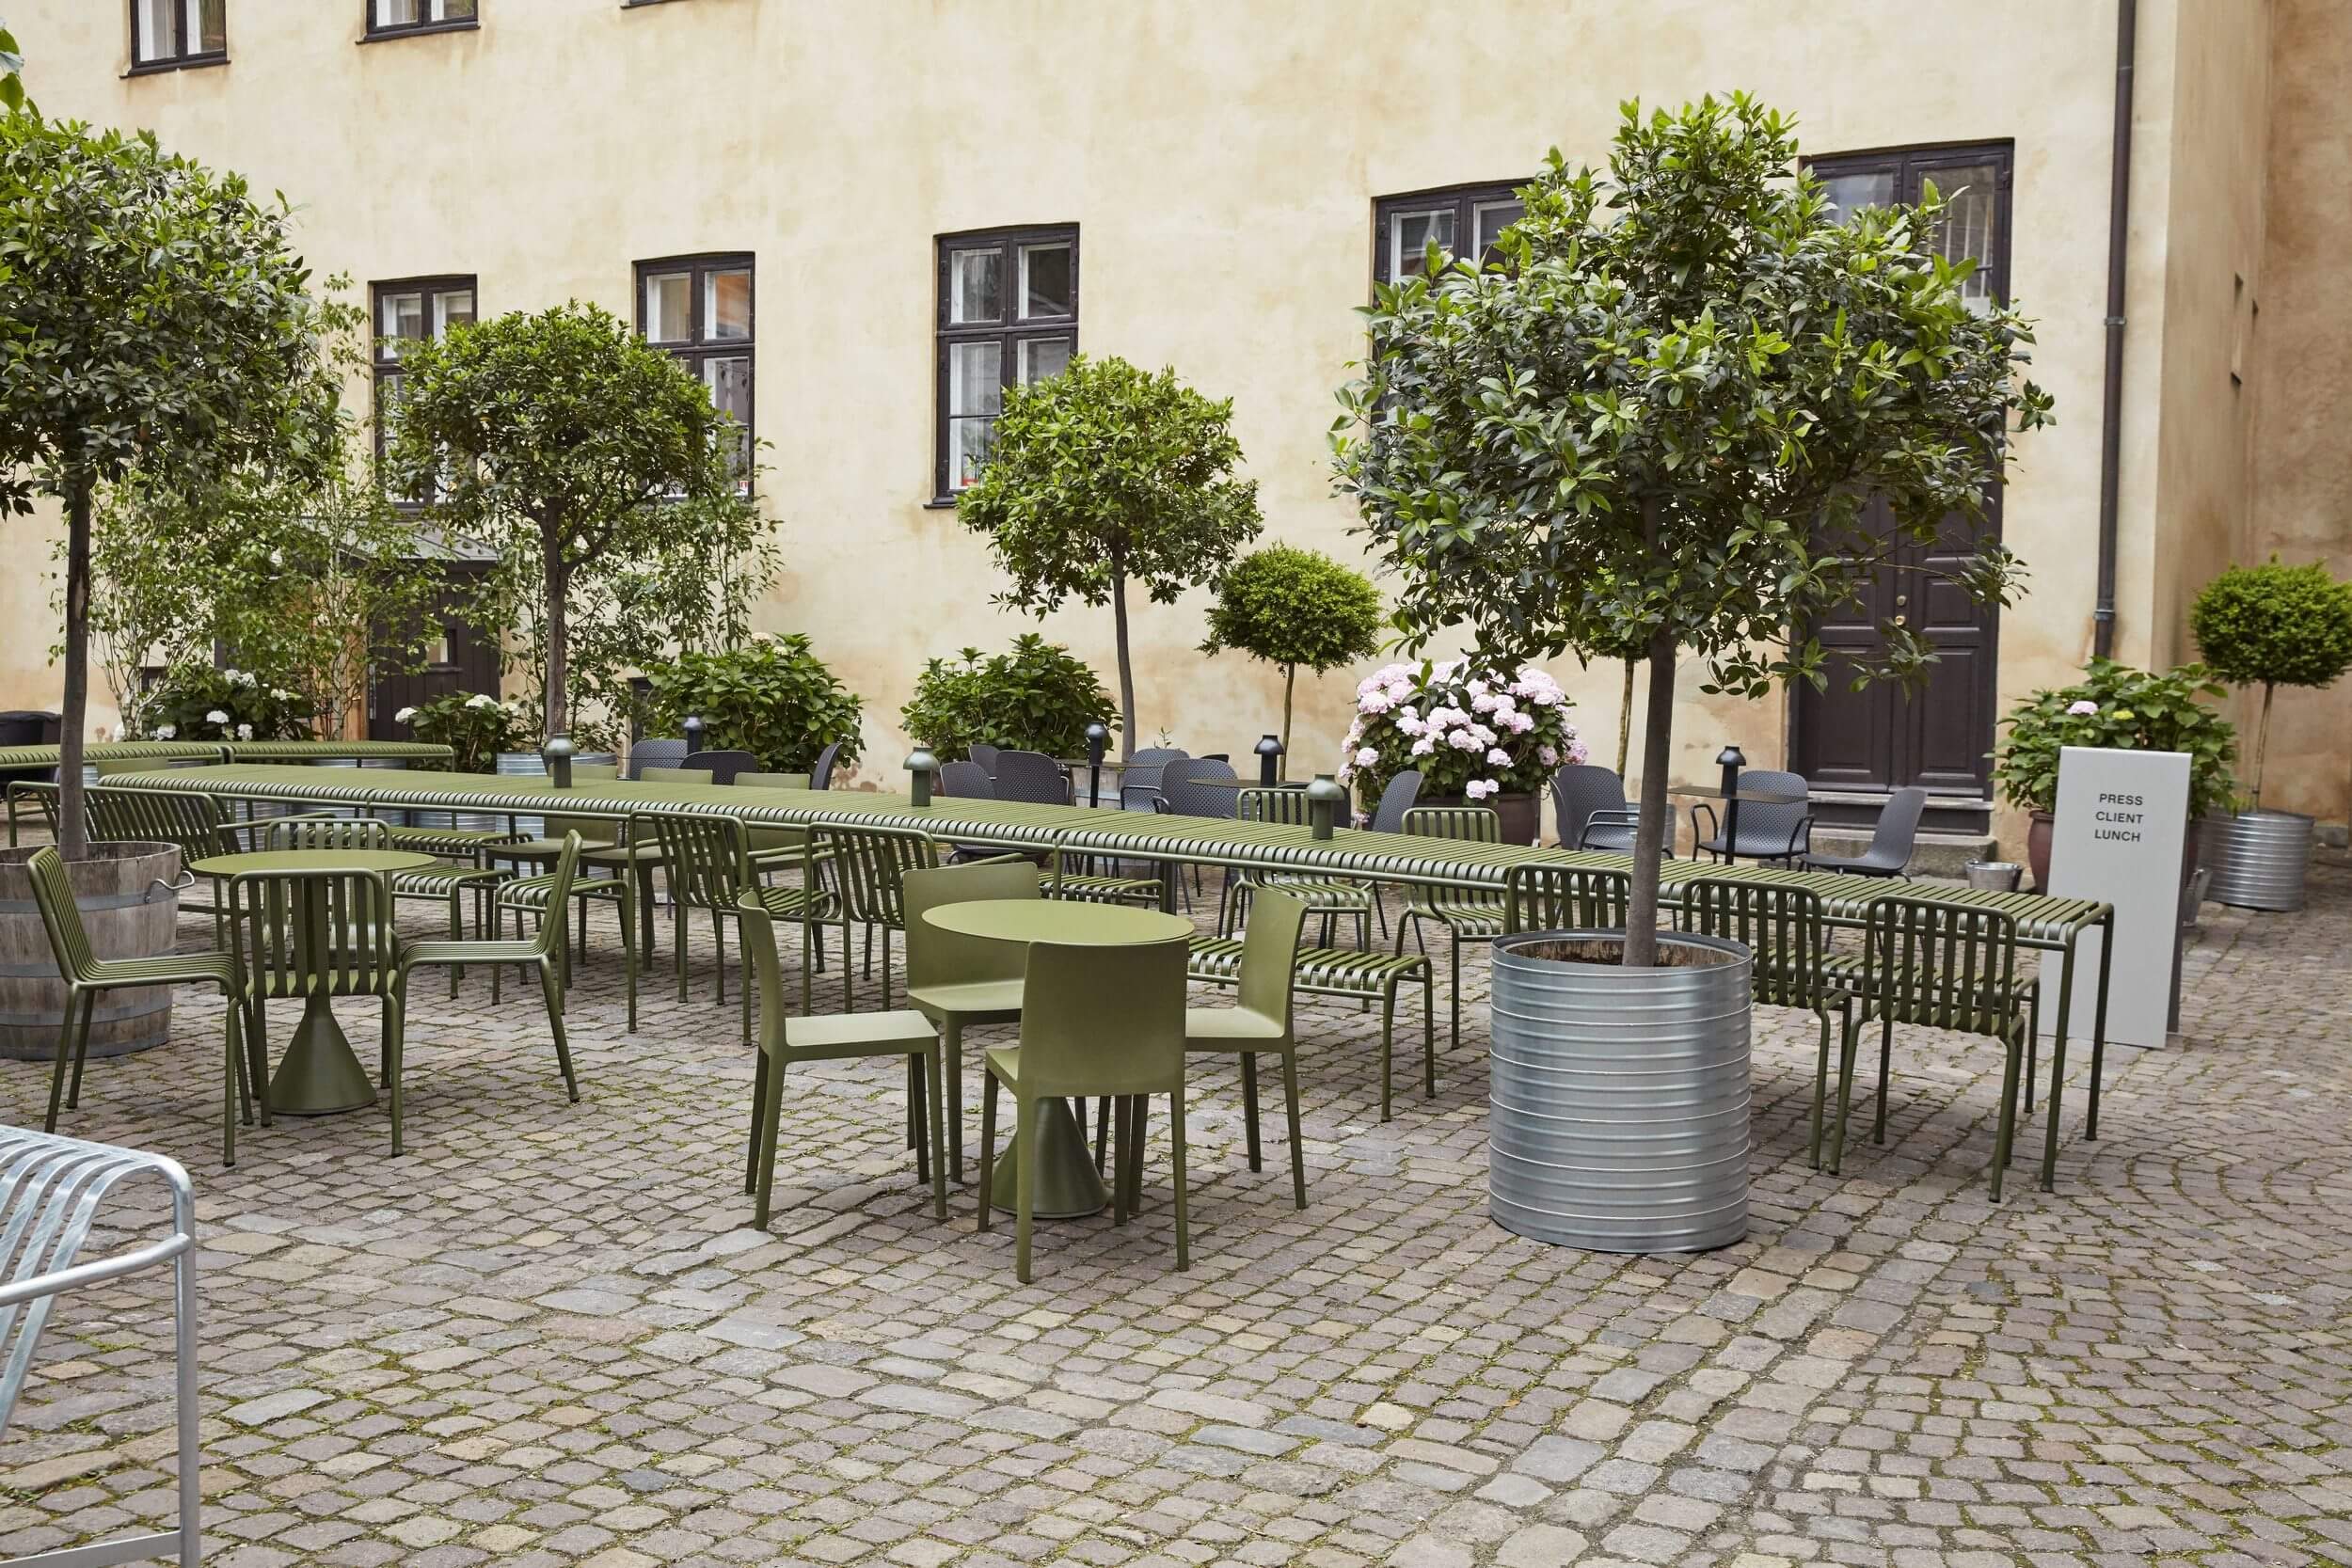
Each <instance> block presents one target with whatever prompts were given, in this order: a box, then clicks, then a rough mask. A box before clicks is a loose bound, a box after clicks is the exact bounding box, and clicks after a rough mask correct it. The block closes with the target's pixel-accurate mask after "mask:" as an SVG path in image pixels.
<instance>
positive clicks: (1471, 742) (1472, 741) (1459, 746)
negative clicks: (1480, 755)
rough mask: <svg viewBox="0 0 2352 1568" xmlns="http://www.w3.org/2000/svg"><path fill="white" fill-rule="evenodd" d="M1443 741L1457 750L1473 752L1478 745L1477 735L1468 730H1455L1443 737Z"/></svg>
mask: <svg viewBox="0 0 2352 1568" xmlns="http://www.w3.org/2000/svg"><path fill="white" fill-rule="evenodd" d="M1445 743H1446V744H1447V745H1449V746H1451V747H1453V748H1454V750H1455V751H1457V752H1475V751H1476V750H1478V747H1479V739H1478V736H1477V734H1476V733H1475V732H1473V731H1470V730H1455V731H1454V733H1453V734H1452V735H1449V736H1446V737H1445Z"/></svg>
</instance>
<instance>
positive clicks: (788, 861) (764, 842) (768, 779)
mask: <svg viewBox="0 0 2352 1568" xmlns="http://www.w3.org/2000/svg"><path fill="white" fill-rule="evenodd" d="M810 778H811V775H809V774H806V773H738V774H737V775H736V776H735V787H736V788H738V789H806V788H808V787H809V783H810ZM807 837H808V830H807V829H805V828H754V829H752V830H751V834H750V837H749V838H748V839H747V840H746V841H745V849H746V852H747V853H749V854H750V856H751V858H752V868H753V869H754V870H755V871H761V872H766V871H783V870H789V869H790V868H791V867H793V866H796V865H798V864H800V863H801V852H802V849H803V840H805V839H806V838H807ZM819 849H820V853H819V855H818V858H819V859H822V858H823V855H822V853H821V849H822V847H821V846H820V847H819Z"/></svg>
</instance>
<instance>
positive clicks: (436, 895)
mask: <svg viewBox="0 0 2352 1568" xmlns="http://www.w3.org/2000/svg"><path fill="white" fill-rule="evenodd" d="M256 826H258V827H259V828H260V829H261V830H262V834H261V838H262V848H263V849H392V848H396V847H398V846H396V845H395V844H394V843H393V842H392V830H391V825H390V824H389V823H387V822H380V821H377V820H375V819H374V818H373V817H366V816H332V817H311V816H279V817H273V818H269V819H267V820H265V821H262V822H261V823H258V824H256ZM416 853H418V854H422V853H424V851H423V850H417V851H416ZM500 876H501V874H500V873H499V872H496V871H493V870H491V869H490V868H489V867H487V866H472V865H430V866H421V867H419V868H418V869H416V870H414V871H394V872H391V873H390V874H389V877H388V878H387V879H388V880H389V882H390V883H391V889H392V901H393V902H394V903H398V902H399V901H400V900H401V899H403V898H407V899H428V900H430V901H432V902H433V903H436V904H443V905H446V906H447V907H448V910H449V936H450V940H451V941H452V942H455V941H458V940H459V939H460V938H462V937H464V936H465V934H466V911H465V898H466V896H467V895H469V894H470V895H473V898H474V934H475V935H477V936H479V935H481V934H482V930H483V926H484V922H483V920H482V900H483V899H484V897H485V895H488V894H490V893H491V892H492V891H494V890H495V889H496V888H497V886H498V884H499V881H500ZM457 980H458V971H457V970H455V969H452V970H451V971H450V974H449V993H450V995H452V996H455V995H456V994H457Z"/></svg>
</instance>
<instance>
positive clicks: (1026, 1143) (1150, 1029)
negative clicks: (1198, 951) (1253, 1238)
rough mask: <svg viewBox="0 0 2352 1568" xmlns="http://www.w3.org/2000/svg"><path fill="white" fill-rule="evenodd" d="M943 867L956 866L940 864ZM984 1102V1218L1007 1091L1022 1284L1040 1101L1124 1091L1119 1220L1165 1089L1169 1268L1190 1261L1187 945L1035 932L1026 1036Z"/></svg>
mask: <svg viewBox="0 0 2352 1568" xmlns="http://www.w3.org/2000/svg"><path fill="white" fill-rule="evenodd" d="M940 875H942V876H962V875H964V873H963V872H962V871H946V872H942V873H940ZM986 1066H987V1074H988V1076H987V1079H986V1081H985V1087H984V1090H983V1092H982V1095H981V1100H980V1191H979V1206H980V1218H979V1227H980V1228H981V1229H982V1230H986V1229H988V1228H990V1226H991V1224H992V1222H993V1219H994V1213H993V1203H992V1201H991V1199H992V1197H993V1194H992V1192H991V1191H990V1189H991V1187H992V1185H993V1180H994V1175H995V1173H994V1170H993V1166H994V1164H995V1163H996V1099H997V1088H998V1086H999V1085H1002V1086H1004V1087H1005V1088H1009V1089H1010V1090H1011V1091H1012V1097H1013V1137H1014V1139H1015V1141H1016V1144H1017V1147H1018V1148H1019V1151H1020V1167H1021V1168H1020V1174H1019V1178H1018V1180H1016V1182H1015V1184H1014V1192H1013V1216H1014V1218H1013V1226H1014V1231H1013V1234H1014V1242H1013V1273H1014V1274H1015V1275H1017V1276H1018V1277H1019V1278H1020V1280H1021V1282H1022V1283H1023V1284H1024V1285H1026V1284H1027V1283H1029V1233H1030V1230H1031V1228H1032V1227H1033V1224H1034V1208H1033V1205H1034V1203H1035V1199H1036V1196H1037V1184H1038V1158H1039V1155H1038V1146H1039V1137H1038V1109H1039V1107H1040V1106H1041V1105H1042V1104H1043V1103H1044V1101H1047V1100H1054V1099H1063V1100H1083V1099H1087V1098H1089V1097H1092V1096H1095V1095H1109V1096H1112V1097H1113V1098H1114V1099H1115V1100H1118V1101H1124V1103H1121V1104H1120V1106H1119V1107H1118V1110H1117V1111H1116V1113H1115V1115H1114V1117H1113V1119H1114V1121H1115V1122H1116V1124H1117V1126H1118V1129H1119V1152H1118V1161H1117V1164H1118V1176H1117V1178H1116V1180H1115V1181H1114V1184H1113V1189H1112V1190H1113V1194H1114V1196H1113V1199H1112V1207H1113V1210H1114V1219H1115V1220H1116V1221H1124V1220H1125V1218H1126V1216H1127V1214H1128V1212H1130V1211H1131V1210H1132V1209H1133V1208H1134V1203H1133V1201H1132V1200H1133V1199H1134V1198H1135V1197H1136V1196H1138V1195H1139V1193H1140V1189H1141V1185H1142V1172H1143V1148H1142V1144H1143V1138H1142V1129H1143V1125H1144V1119H1145V1118H1144V1116H1143V1110H1144V1106H1145V1104H1146V1102H1147V1101H1149V1100H1150V1099H1151V1097H1152V1096H1154V1095H1163V1094H1164V1095H1167V1096H1168V1148H1169V1152H1170V1155H1171V1157H1172V1161H1173V1165H1174V1175H1175V1184H1176V1267H1177V1269H1178V1271H1179V1272H1182V1271H1183V1270H1185V1269H1189V1268H1191V1267H1192V1237H1191V1227H1190V1220H1189V1214H1188V1212H1187V1210H1186V1195H1185V1190H1184V1186H1185V1183H1184V942H1181V941H1171V942H1146V943H1142V944H1139V945H1137V946H1134V947H1074V946H1062V945H1058V944H1057V943H1054V942H1033V943H1031V944H1030V946H1029V951H1028V963H1027V967H1026V971H1025V976H1024V979H1023V984H1022V994H1021V1043H1020V1044H1018V1045H1000V1046H994V1047H992V1048H991V1049H990V1050H989V1051H988V1053H987V1059H986Z"/></svg>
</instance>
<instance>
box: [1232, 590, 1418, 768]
mask: <svg viewBox="0 0 2352 1568" xmlns="http://www.w3.org/2000/svg"><path fill="white" fill-rule="evenodd" d="M1227 648H1238V649H1239V650H1241V651H1242V652H1243V653H1246V654H1248V655H1249V656H1250V657H1252V658H1261V659H1263V660H1265V662H1267V663H1268V664H1279V665H1280V666H1281V669H1282V751H1283V753H1284V755H1285V756H1286V757H1287V755H1288V754H1289V752H1290V746H1291V693H1292V690H1293V689H1294V688H1295V686H1296V684H1297V681H1298V670H1299V666H1301V665H1304V666H1306V667H1307V668H1308V669H1310V670H1311V671H1313V672H1314V673H1316V674H1318V675H1320V674H1322V673H1324V672H1325V671H1327V670H1335V669H1337V668H1338V667H1339V666H1341V665H1343V664H1349V663H1353V662H1354V661H1355V660H1357V659H1359V658H1370V657H1372V656H1373V655H1374V654H1376V653H1378V652H1379V651H1380V593H1379V590H1377V589H1375V588H1374V587H1373V585H1372V579H1371V578H1367V577H1365V576H1364V575H1363V574H1362V573H1361V572H1352V571H1349V570H1348V569H1347V568H1346V567H1344V566H1343V565H1341V564H1340V563H1339V562H1336V561H1334V560H1332V559H1331V558H1330V557H1329V556H1327V555H1325V554H1323V553H1322V552H1321V551H1319V550H1302V549H1295V548H1293V547H1292V546H1288V545H1275V546H1270V547H1268V548H1266V549H1263V550H1259V551H1258V552H1256V553H1255V554H1253V555H1246V556H1243V557H1242V558H1241V559H1240V560H1239V561H1236V562H1233V569H1232V571H1230V572H1228V573H1226V574H1225V580H1224V581H1223V582H1221V583H1220V584H1218V585H1217V597H1216V608H1215V609H1213V610H1210V611H1209V640H1208V641H1206V642H1203V643H1201V644H1200V651H1201V652H1202V653H1204V654H1217V653H1222V652H1223V651H1224V650H1226V649H1227Z"/></svg>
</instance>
